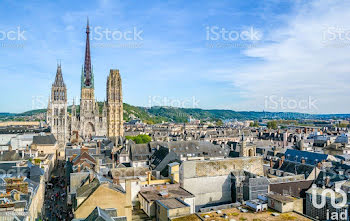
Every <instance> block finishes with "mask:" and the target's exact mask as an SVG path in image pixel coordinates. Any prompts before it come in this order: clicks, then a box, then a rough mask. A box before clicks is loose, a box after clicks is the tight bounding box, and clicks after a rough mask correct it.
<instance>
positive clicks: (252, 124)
mask: <svg viewBox="0 0 350 221" xmlns="http://www.w3.org/2000/svg"><path fill="white" fill-rule="evenodd" d="M249 126H250V127H259V123H258V121H254V122H250V124H249Z"/></svg>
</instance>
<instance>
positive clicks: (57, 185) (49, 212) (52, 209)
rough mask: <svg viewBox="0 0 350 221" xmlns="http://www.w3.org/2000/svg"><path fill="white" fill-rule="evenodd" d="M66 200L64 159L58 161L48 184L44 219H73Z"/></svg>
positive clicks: (58, 220) (59, 220)
mask: <svg viewBox="0 0 350 221" xmlns="http://www.w3.org/2000/svg"><path fill="white" fill-rule="evenodd" d="M66 202H67V193H66V181H65V168H64V161H58V163H57V166H56V167H55V169H54V170H53V171H52V174H51V178H50V181H49V182H48V183H47V185H46V191H45V202H44V208H45V212H44V214H43V220H50V221H51V220H54V221H56V220H57V221H61V220H72V219H73V214H72V212H71V208H69V207H67V203H66Z"/></svg>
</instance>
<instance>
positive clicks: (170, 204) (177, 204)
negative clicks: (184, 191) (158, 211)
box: [157, 198, 189, 209]
mask: <svg viewBox="0 0 350 221" xmlns="http://www.w3.org/2000/svg"><path fill="white" fill-rule="evenodd" d="M157 203H160V204H161V205H163V206H164V207H166V208H167V209H176V208H184V207H189V205H187V204H186V203H183V202H182V201H181V200H178V199H176V198H171V199H164V200H157Z"/></svg>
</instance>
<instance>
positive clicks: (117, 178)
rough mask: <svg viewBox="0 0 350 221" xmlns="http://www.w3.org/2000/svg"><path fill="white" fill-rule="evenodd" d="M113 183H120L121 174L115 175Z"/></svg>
mask: <svg viewBox="0 0 350 221" xmlns="http://www.w3.org/2000/svg"><path fill="white" fill-rule="evenodd" d="M113 183H114V184H117V185H119V184H120V182H119V176H116V177H113Z"/></svg>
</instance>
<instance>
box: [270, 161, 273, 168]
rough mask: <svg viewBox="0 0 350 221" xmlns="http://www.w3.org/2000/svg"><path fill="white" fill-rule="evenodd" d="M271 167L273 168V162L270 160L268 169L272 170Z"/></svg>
mask: <svg viewBox="0 0 350 221" xmlns="http://www.w3.org/2000/svg"><path fill="white" fill-rule="evenodd" d="M272 167H273V161H272V159H270V168H271V169H272Z"/></svg>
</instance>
